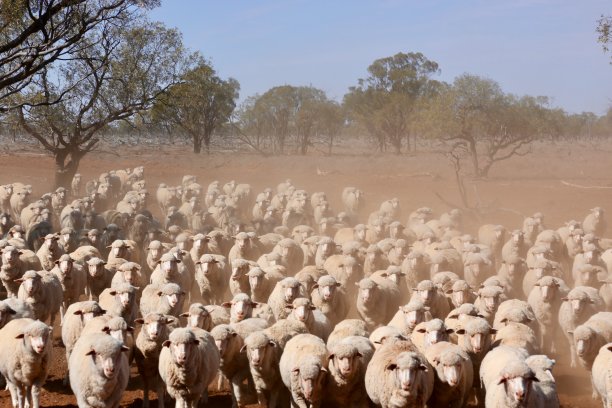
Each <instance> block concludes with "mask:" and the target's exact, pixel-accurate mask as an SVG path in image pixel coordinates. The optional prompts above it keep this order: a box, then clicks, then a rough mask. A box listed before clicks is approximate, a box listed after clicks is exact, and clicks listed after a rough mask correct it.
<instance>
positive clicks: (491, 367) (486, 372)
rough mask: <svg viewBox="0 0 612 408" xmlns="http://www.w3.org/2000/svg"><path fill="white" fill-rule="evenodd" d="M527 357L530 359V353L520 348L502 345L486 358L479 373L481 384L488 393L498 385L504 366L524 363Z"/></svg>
mask: <svg viewBox="0 0 612 408" xmlns="http://www.w3.org/2000/svg"><path fill="white" fill-rule="evenodd" d="M498 333H499V332H498ZM527 357H529V353H528V352H527V351H526V350H525V349H523V348H520V347H512V346H506V345H501V346H499V347H496V348H494V349H492V350H491V351H489V352H488V353H487V354H486V355H485V356H484V358H483V360H482V363H481V364H480V371H479V373H478V376H479V377H480V383H481V384H482V386H483V387H484V389H486V390H487V392H488V391H489V389H490V387H491V388H492V387H493V386H495V385H496V383H497V381H498V380H499V374H500V372H501V370H502V369H503V368H504V366H506V365H507V364H508V363H509V362H513V361H515V362H516V361H519V362H524V361H525V359H526V358H527ZM487 406H488V405H487Z"/></svg>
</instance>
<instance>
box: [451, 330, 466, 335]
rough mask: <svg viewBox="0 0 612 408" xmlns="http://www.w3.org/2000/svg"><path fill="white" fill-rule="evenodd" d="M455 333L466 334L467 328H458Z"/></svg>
mask: <svg viewBox="0 0 612 408" xmlns="http://www.w3.org/2000/svg"><path fill="white" fill-rule="evenodd" d="M451 330H452V329H451ZM455 333H457V334H461V335H464V334H465V330H464V329H458V330H455Z"/></svg>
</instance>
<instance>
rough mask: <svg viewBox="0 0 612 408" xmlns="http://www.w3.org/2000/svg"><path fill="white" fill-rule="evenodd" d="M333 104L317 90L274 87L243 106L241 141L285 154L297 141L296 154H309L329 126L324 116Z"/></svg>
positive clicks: (240, 118) (265, 150) (239, 126)
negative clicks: (317, 136)
mask: <svg viewBox="0 0 612 408" xmlns="http://www.w3.org/2000/svg"><path fill="white" fill-rule="evenodd" d="M329 103H331V101H330V100H329V99H328V98H327V96H326V95H325V92H324V91H322V90H320V89H317V88H314V87H305V86H300V87H295V86H291V85H283V86H277V87H274V88H271V89H270V90H268V91H267V92H266V93H264V94H263V95H256V96H254V97H253V98H250V99H248V100H247V101H246V103H245V104H244V105H243V106H242V107H241V109H240V115H239V120H238V123H239V124H238V125H237V133H238V138H239V140H241V141H242V142H244V143H246V144H247V145H248V146H250V147H251V148H253V149H255V150H256V151H258V152H260V153H264V154H267V153H268V152H272V153H273V154H284V153H285V151H286V147H287V144H288V143H289V142H291V141H294V142H295V146H296V152H297V153H300V154H306V153H307V152H308V148H309V147H310V146H312V144H313V140H314V137H315V136H316V135H319V134H321V132H323V130H324V129H323V128H324V127H325V126H329V124H327V125H325V124H324V123H323V120H322V119H323V118H322V116H321V114H322V111H323V110H324V109H326V108H329V106H328V104H329ZM329 130H332V129H331V128H328V129H327V131H329Z"/></svg>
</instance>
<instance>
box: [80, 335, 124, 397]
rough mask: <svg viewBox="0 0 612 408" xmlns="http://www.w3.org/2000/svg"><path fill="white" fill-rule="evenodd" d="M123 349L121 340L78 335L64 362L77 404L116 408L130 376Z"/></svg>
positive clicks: (101, 336)
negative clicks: (66, 361)
mask: <svg viewBox="0 0 612 408" xmlns="http://www.w3.org/2000/svg"><path fill="white" fill-rule="evenodd" d="M126 351H128V348H127V347H126V346H124V345H123V343H122V342H120V341H119V340H117V339H115V338H114V337H112V336H108V335H106V334H103V333H95V334H88V335H86V336H82V337H81V338H79V340H78V341H77V342H76V344H75V346H74V349H73V350H72V354H71V356H70V360H69V361H68V371H69V372H70V388H72V392H73V393H74V395H75V396H76V399H77V404H78V405H79V407H88V408H93V407H109V408H117V407H119V403H120V401H121V397H122V395H123V392H124V391H125V388H126V387H127V383H128V380H129V378H130V371H129V364H128V358H127V356H126V355H125V352H126Z"/></svg>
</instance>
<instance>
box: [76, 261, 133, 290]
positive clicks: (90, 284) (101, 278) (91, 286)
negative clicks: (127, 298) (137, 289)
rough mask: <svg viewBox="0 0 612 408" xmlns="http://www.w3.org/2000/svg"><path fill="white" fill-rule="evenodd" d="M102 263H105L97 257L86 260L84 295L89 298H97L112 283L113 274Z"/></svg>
mask: <svg viewBox="0 0 612 408" xmlns="http://www.w3.org/2000/svg"><path fill="white" fill-rule="evenodd" d="M104 265H106V262H104V261H103V260H102V259H100V258H98V257H93V258H91V259H89V260H88V261H87V262H86V268H87V285H86V287H85V296H87V297H88V298H89V300H98V298H99V297H100V294H101V293H102V291H103V290H104V289H106V288H109V287H111V285H112V281H113V274H112V272H111V271H110V270H108V269H106V268H105V267H104ZM135 286H137V285H135Z"/></svg>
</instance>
